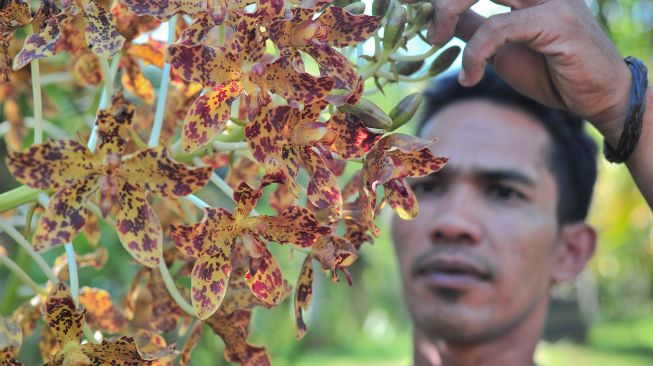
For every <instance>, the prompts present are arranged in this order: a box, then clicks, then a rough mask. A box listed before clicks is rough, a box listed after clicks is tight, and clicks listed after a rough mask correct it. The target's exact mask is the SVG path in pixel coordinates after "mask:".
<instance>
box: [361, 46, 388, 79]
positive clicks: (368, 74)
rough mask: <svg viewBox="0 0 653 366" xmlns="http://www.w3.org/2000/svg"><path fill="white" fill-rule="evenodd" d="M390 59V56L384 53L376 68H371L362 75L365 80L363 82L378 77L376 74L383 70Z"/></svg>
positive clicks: (375, 65)
mask: <svg viewBox="0 0 653 366" xmlns="http://www.w3.org/2000/svg"><path fill="white" fill-rule="evenodd" d="M389 58H390V55H389V53H388V52H382V53H381V57H380V58H379V60H378V61H377V62H376V64H374V66H372V67H370V68H369V69H368V70H365V71H364V72H362V73H361V74H360V76H361V77H362V78H363V80H367V79H369V78H371V77H372V76H374V75H376V73H377V72H378V71H379V70H381V68H382V67H383V65H385V63H386V62H387V61H388V59H389Z"/></svg>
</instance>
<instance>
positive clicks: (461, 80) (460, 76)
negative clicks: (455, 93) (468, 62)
mask: <svg viewBox="0 0 653 366" xmlns="http://www.w3.org/2000/svg"><path fill="white" fill-rule="evenodd" d="M458 83H460V85H462V86H467V73H466V72H465V69H461V70H460V73H459V74H458Z"/></svg>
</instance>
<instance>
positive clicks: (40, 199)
mask: <svg viewBox="0 0 653 366" xmlns="http://www.w3.org/2000/svg"><path fill="white" fill-rule="evenodd" d="M38 3H39V4H40V5H39V7H38V9H36V10H35V11H34V12H32V10H31V4H28V3H27V2H25V1H24V0H0V74H2V75H1V76H2V81H1V82H0V103H2V105H3V107H4V110H3V111H2V113H1V114H0V116H4V118H5V119H6V120H7V122H3V124H4V125H5V126H6V128H5V129H4V132H3V133H4V134H5V135H6V141H7V146H8V147H9V151H8V154H7V159H6V164H7V167H8V170H9V172H10V173H11V174H12V175H13V176H14V178H15V179H16V180H18V181H19V182H20V183H22V184H23V185H24V186H22V187H19V188H16V189H14V190H12V191H8V192H5V193H3V194H0V214H2V215H3V216H2V218H0V221H2V223H0V229H2V231H4V232H6V233H7V234H8V235H9V236H10V237H12V238H13V239H14V240H15V241H16V242H17V243H18V244H20V245H21V246H22V247H23V249H24V250H26V251H27V252H28V253H29V254H30V255H31V256H32V258H33V259H34V260H35V261H37V264H38V265H39V267H40V268H41V269H42V270H43V271H44V272H45V274H46V276H47V277H48V281H47V283H45V284H38V283H36V282H34V281H33V280H32V279H31V278H29V276H28V275H27V274H26V273H24V272H23V271H22V269H21V268H20V267H18V266H15V263H14V262H13V261H12V260H11V259H10V258H9V254H8V251H6V250H4V249H3V247H2V246H0V260H2V263H3V264H6V265H7V266H8V267H9V268H10V269H11V270H12V272H13V273H14V274H15V275H16V276H18V277H19V278H21V279H23V280H24V281H25V282H26V284H27V285H29V286H30V287H32V289H33V290H34V293H35V296H34V298H32V299H31V300H30V301H29V302H27V303H25V304H24V305H23V306H21V307H20V308H19V309H17V310H16V311H15V312H14V314H13V315H11V316H5V317H2V316H0V365H20V364H21V363H20V362H19V360H18V353H19V350H20V347H21V343H22V338H23V337H27V336H29V335H30V334H32V333H33V332H34V330H35V328H36V327H37V324H38V323H39V322H40V321H44V322H45V324H46V327H44V328H43V329H44V330H43V332H42V334H41V338H40V342H39V345H40V351H41V355H42V357H43V362H44V363H45V364H46V365H136V364H138V365H141V364H143V365H150V364H151V365H172V364H173V363H174V364H176V363H177V362H179V364H181V365H187V364H189V362H190V353H191V351H192V350H193V348H194V346H195V345H196V344H197V343H198V342H199V340H200V339H201V332H202V325H203V323H205V324H206V325H208V327H209V328H210V329H211V330H213V332H215V333H216V334H217V335H219V336H220V337H221V338H222V339H223V341H224V344H225V351H224V356H225V358H226V359H227V360H229V361H231V362H234V363H237V364H240V365H268V364H271V359H270V356H269V355H268V353H267V351H266V349H265V348H264V347H261V346H253V345H251V344H249V341H248V336H249V325H250V319H251V314H252V310H253V309H254V308H255V307H259V306H260V307H265V308H271V307H274V306H277V305H279V304H280V303H282V302H283V301H284V300H285V299H286V298H287V297H289V296H292V297H293V298H294V309H295V318H296V327H297V338H298V339H301V338H302V337H303V336H304V334H305V333H306V331H307V326H306V323H305V321H304V319H303V315H302V312H303V311H305V310H307V309H308V308H309V306H310V302H311V297H312V296H311V295H312V286H313V279H314V270H313V263H314V261H315V262H317V263H318V264H319V266H320V267H321V269H323V270H324V271H325V273H327V275H328V276H329V277H330V278H331V279H332V281H333V282H338V280H339V279H340V278H342V277H343V276H344V278H345V279H346V280H347V282H349V283H350V284H351V281H352V279H351V276H350V275H349V272H348V270H347V268H348V267H350V266H352V265H353V264H354V263H355V262H356V260H357V258H358V256H359V250H360V248H361V246H362V245H363V244H364V243H366V242H370V243H371V242H372V241H373V237H378V235H379V233H380V230H379V228H378V227H377V226H376V224H375V217H376V215H377V214H378V213H379V211H380V209H381V208H382V207H383V206H384V205H385V204H386V203H387V204H388V205H389V206H390V207H391V208H392V209H394V211H395V212H396V213H397V214H398V215H399V217H400V218H402V219H407V220H409V219H412V218H414V217H415V216H416V215H417V214H418V206H417V201H416V198H415V196H414V194H413V192H412V191H411V189H410V187H409V185H407V183H406V182H405V179H406V178H408V177H419V176H426V175H429V174H432V173H434V172H437V171H438V170H440V169H441V168H442V167H443V166H444V165H445V164H446V161H447V159H446V158H444V157H437V156H434V155H433V154H432V153H431V150H430V149H429V146H430V145H431V144H432V143H433V141H425V140H422V139H419V138H416V137H414V136H410V135H407V134H403V133H399V132H395V130H396V129H397V128H399V127H401V126H402V125H404V124H405V123H407V122H408V121H410V120H411V118H412V117H413V116H414V115H415V113H416V111H417V109H418V107H419V105H420V103H421V97H420V95H419V94H411V95H408V96H406V97H405V98H403V99H402V100H401V101H400V102H399V103H398V104H397V106H396V107H395V108H394V109H393V110H392V111H391V112H390V113H388V114H386V113H385V112H383V110H382V109H381V108H379V107H378V106H377V105H375V104H374V103H372V102H371V101H370V100H369V99H367V98H366V96H367V95H369V94H371V93H374V92H378V91H380V92H383V87H384V86H385V85H388V84H391V83H398V82H412V81H420V80H425V79H427V78H429V77H432V76H434V75H437V74H438V73H439V72H441V71H443V70H445V69H446V68H447V67H449V65H450V64H451V63H452V62H453V60H454V59H455V58H456V57H457V56H458V53H459V52H460V49H459V48H457V47H453V48H450V49H447V50H444V52H441V53H440V54H439V56H437V57H436V58H435V60H434V61H433V62H432V63H431V64H430V66H429V67H428V68H424V67H423V66H424V63H425V60H426V59H427V58H429V57H431V56H432V55H434V54H435V53H436V51H437V50H438V49H437V48H431V49H430V50H429V51H428V52H426V53H424V54H421V55H408V54H406V52H405V51H407V50H408V46H407V45H408V42H409V41H411V40H413V39H419V38H421V39H423V40H424V36H423V35H422V33H423V31H425V29H426V27H427V25H428V21H429V17H430V14H431V13H432V7H431V5H430V4H427V3H417V4H401V3H399V2H396V1H395V0H375V2H374V6H373V7H372V9H371V11H368V14H365V12H366V10H365V5H364V4H363V3H350V4H342V3H339V4H338V5H335V4H333V3H332V1H331V0H246V1H243V0H223V1H215V0H166V1H159V0H143V1H136V0H113V1H111V0H41V1H40V2H38ZM30 26H31V27H30ZM30 28H31V29H30ZM166 28H167V29H168V33H169V37H168V42H164V41H160V40H156V39H154V38H153V37H152V34H153V32H156V31H158V30H161V29H166ZM364 44H365V45H367V46H371V47H372V48H373V50H374V51H373V55H367V54H365V52H364V48H365V47H364V46H363V45H364ZM401 49H404V50H405V51H401ZM62 54H65V55H67V57H65V58H61V57H59V55H62ZM50 60H54V61H52V62H49V61H50ZM62 60H63V61H62ZM39 64H42V66H44V70H50V71H51V72H52V73H57V74H59V75H60V74H65V75H69V76H70V80H73V81H74V82H75V84H76V85H77V88H79V89H78V90H79V93H86V92H89V91H90V92H94V91H96V92H97V94H96V97H95V98H94V101H93V102H91V103H89V105H88V108H90V109H91V110H92V112H91V113H93V112H95V113H93V114H92V118H90V122H89V125H88V127H89V128H88V130H87V129H85V128H81V129H80V130H79V132H77V135H76V137H77V138H72V137H70V136H69V134H68V133H67V132H66V131H63V134H64V135H67V136H57V133H58V135H61V134H62V133H61V132H62V131H61V128H58V127H57V126H53V125H52V124H51V123H50V124H49V125H48V122H47V121H46V120H45V119H44V118H43V114H44V113H45V114H46V115H47V114H56V113H57V106H56V105H55V104H54V103H52V102H49V104H48V101H47V100H45V103H44V100H43V99H42V97H41V90H42V86H41V81H40V77H41V71H40V69H39ZM27 65H30V68H29V73H28V72H27V71H28V70H27V69H28V68H26V66H27ZM153 69H154V70H156V75H160V78H161V80H160V82H159V83H158V85H157V83H156V82H153V79H154V77H152V72H151V70H153ZM43 74H44V75H46V76H47V75H48V73H47V72H44V73H43ZM415 75H418V76H415ZM44 77H45V76H44ZM29 79H31V80H32V90H31V92H32V99H31V103H32V105H33V111H34V117H33V118H31V117H29V118H28V117H25V113H24V112H21V108H23V109H25V108H24V107H21V106H20V105H21V103H23V104H24V102H23V101H24V100H29V92H30V90H29V88H27V87H26V84H27V83H28V81H29ZM156 87H158V88H159V90H158V91H156ZM46 97H47V96H46ZM91 99H93V98H91ZM44 126H49V127H48V128H46V132H47V134H48V135H49V136H50V137H53V138H51V139H47V140H45V141H43V135H44V133H43V131H44ZM30 128H33V132H32V133H31V134H30V133H29V129H30ZM0 130H2V129H0ZM148 134H149V139H148V141H147V142H145V141H144V140H143V138H144V136H147V135H148ZM350 168H353V169H354V170H355V171H356V173H354V174H351V171H352V169H350ZM225 172H226V173H225ZM343 180H346V182H344V183H342V182H341V181H343ZM209 184H212V185H215V186H216V187H217V188H218V189H220V190H221V191H222V192H224V193H225V194H226V195H227V196H228V197H230V198H232V200H233V205H231V204H228V205H216V204H214V205H211V204H208V203H206V202H205V201H204V200H202V199H200V198H199V197H201V196H202V195H203V192H205V191H206V190H208V189H209V188H206V186H208V185H209ZM264 195H266V197H267V199H266V201H267V202H268V203H269V209H268V211H270V213H272V211H274V212H275V213H276V214H267V215H266V214H259V212H257V210H256V208H257V205H258V203H259V201H260V200H261V198H262V197H263V196H264ZM23 205H28V207H27V208H25V207H22V206H23ZM232 207H233V208H232ZM263 209H266V207H263ZM200 214H202V215H203V217H202V218H201V220H200V219H199V215H200ZM19 217H24V220H25V221H24V222H25V224H24V228H25V230H24V233H22V234H21V233H20V232H18V231H17V230H16V229H14V226H19V225H16V224H15V221H16V220H9V218H19ZM5 219H6V220H5ZM100 223H103V225H108V226H109V227H111V228H112V229H113V230H114V231H115V233H116V234H117V236H118V239H119V241H120V242H121V243H122V246H123V247H124V249H125V251H126V252H127V253H129V254H130V255H131V257H132V258H133V260H134V263H135V265H138V266H139V268H140V270H139V271H138V274H137V275H136V277H135V278H134V279H133V282H132V284H131V286H129V290H128V291H125V293H124V300H123V305H122V306H114V302H113V301H112V299H111V296H110V295H109V293H108V292H107V291H105V290H103V289H100V288H92V287H82V288H81V289H80V288H79V279H78V274H77V268H79V267H93V268H101V267H102V266H103V265H104V263H105V262H106V260H107V257H108V256H109V255H110V254H111V253H109V251H108V250H107V249H106V248H104V247H103V246H102V245H99V244H98V242H101V241H102V240H101V238H102V236H101V233H100V230H99V225H100ZM80 234H81V235H83V236H85V237H86V238H87V240H88V242H89V243H92V244H93V251H91V252H89V253H86V254H84V255H80V254H78V253H75V248H74V247H73V245H72V242H73V240H74V239H76V238H77V237H78V236H79V235H80ZM273 243H277V244H279V245H281V246H284V247H289V248H290V250H291V251H296V252H300V253H305V254H306V257H305V260H304V261H303V265H302V267H301V270H300V276H299V278H298V279H297V280H296V285H295V286H292V285H291V284H290V283H289V281H288V280H287V278H285V277H284V275H283V273H282V268H281V266H280V264H279V262H278V261H277V258H275V256H274V255H273V254H272V253H273V251H271V250H270V248H271V247H272V246H273V245H274V244H273ZM61 246H63V247H65V250H66V253H65V254H63V255H61V256H59V257H58V258H57V259H56V260H55V262H54V263H53V264H51V265H50V264H48V263H46V261H45V260H44V259H43V258H42V257H41V255H40V253H41V252H46V251H50V250H53V249H54V248H57V247H61ZM171 267H174V268H175V270H174V271H171V270H170V268H171ZM171 272H172V273H171ZM188 279H190V281H188ZM66 283H69V284H68V285H66ZM293 287H294V288H293ZM164 333H165V334H166V335H167V337H168V339H167V340H166V338H164V337H163V336H162V334H164ZM171 335H174V336H175V337H176V338H175V339H170V336H171ZM180 343H182V344H183V347H182V348H181V349H180V350H177V344H180Z"/></svg>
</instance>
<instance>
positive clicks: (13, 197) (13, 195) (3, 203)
mask: <svg viewBox="0 0 653 366" xmlns="http://www.w3.org/2000/svg"><path fill="white" fill-rule="evenodd" d="M41 192H43V191H41V190H39V189H34V188H30V187H28V186H20V187H18V188H14V189H12V190H11V191H7V192H4V193H2V194H0V213H2V212H5V211H9V210H11V209H14V208H16V207H18V206H22V205H24V204H26V203H30V202H34V201H36V198H37V197H38V195H39V193H41Z"/></svg>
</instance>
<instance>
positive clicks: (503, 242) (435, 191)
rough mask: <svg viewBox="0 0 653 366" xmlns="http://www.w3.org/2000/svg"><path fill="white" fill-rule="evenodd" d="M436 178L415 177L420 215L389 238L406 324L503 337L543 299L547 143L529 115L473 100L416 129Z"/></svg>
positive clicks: (550, 225) (548, 229) (552, 215)
mask: <svg viewBox="0 0 653 366" xmlns="http://www.w3.org/2000/svg"><path fill="white" fill-rule="evenodd" d="M421 137H423V138H425V139H434V138H439V142H437V143H436V144H434V145H432V150H433V151H434V152H435V153H436V155H440V156H447V157H449V158H450V161H449V163H448V164H447V166H446V167H445V168H444V169H443V170H442V171H441V172H439V173H437V174H434V175H432V176H429V177H425V178H420V179H415V180H413V181H412V187H413V189H414V191H415V193H416V195H417V198H418V202H419V206H420V212H419V215H418V217H417V218H416V219H414V220H411V221H404V220H401V219H398V218H395V219H394V221H393V236H394V242H395V246H396V251H397V256H398V258H399V264H400V268H401V275H402V279H403V285H404V292H405V296H406V301H407V304H408V308H409V310H410V313H411V314H412V317H413V320H414V323H415V325H416V326H417V327H418V328H419V329H420V330H421V331H423V332H425V333H426V334H428V335H433V336H436V337H439V338H443V339H448V340H450V341H458V342H475V341H481V340H484V339H488V338H492V337H495V336H497V335H500V334H502V333H504V332H507V331H509V330H510V329H512V328H513V327H514V326H516V325H517V324H519V323H520V322H522V321H523V320H524V319H526V318H527V317H528V316H529V315H531V314H532V312H533V311H534V309H535V308H536V307H537V306H538V305H542V304H543V302H546V301H548V290H549V287H550V284H551V282H552V272H553V271H554V270H555V269H554V267H555V262H556V260H555V259H556V248H557V247H558V245H557V243H558V241H559V237H560V236H559V225H558V221H557V216H556V208H557V199H558V192H557V185H556V182H555V178H554V176H553V173H552V172H551V170H550V168H549V165H548V164H549V157H550V149H551V141H550V137H549V135H548V133H547V131H546V130H545V129H544V127H542V126H541V125H540V124H538V123H537V122H536V121H535V120H534V117H531V116H530V115H528V114H526V113H525V112H523V111H520V110H517V109H515V108H511V107H506V106H501V105H497V104H494V103H492V102H488V101H483V100H469V101H462V102H459V103H456V104H452V105H451V106H449V107H447V108H445V109H443V110H441V111H440V112H439V113H438V114H437V115H435V116H434V117H433V118H432V119H431V121H430V122H429V123H428V124H427V125H426V126H425V127H424V129H423V130H422V136H421Z"/></svg>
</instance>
